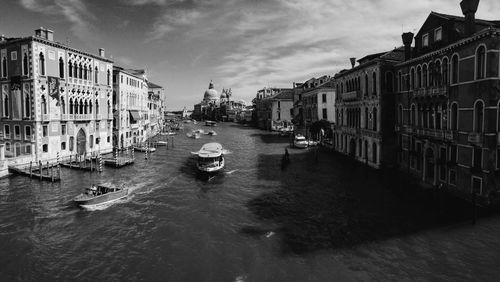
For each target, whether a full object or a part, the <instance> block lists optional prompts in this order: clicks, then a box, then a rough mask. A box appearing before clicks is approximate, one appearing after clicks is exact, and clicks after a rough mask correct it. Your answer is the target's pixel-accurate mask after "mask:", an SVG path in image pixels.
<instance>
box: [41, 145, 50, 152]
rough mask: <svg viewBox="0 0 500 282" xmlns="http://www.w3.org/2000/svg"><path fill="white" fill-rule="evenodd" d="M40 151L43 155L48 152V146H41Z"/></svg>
mask: <svg viewBox="0 0 500 282" xmlns="http://www.w3.org/2000/svg"><path fill="white" fill-rule="evenodd" d="M42 151H43V152H44V153H47V152H48V151H49V145H47V144H43V145H42Z"/></svg>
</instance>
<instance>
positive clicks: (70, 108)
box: [69, 98, 73, 115]
mask: <svg viewBox="0 0 500 282" xmlns="http://www.w3.org/2000/svg"><path fill="white" fill-rule="evenodd" d="M69 114H70V115H72V114H73V99H72V98H70V99H69Z"/></svg>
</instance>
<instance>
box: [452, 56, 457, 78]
mask: <svg viewBox="0 0 500 282" xmlns="http://www.w3.org/2000/svg"><path fill="white" fill-rule="evenodd" d="M451 83H453V84H454V83H458V55H453V57H452V58H451Z"/></svg>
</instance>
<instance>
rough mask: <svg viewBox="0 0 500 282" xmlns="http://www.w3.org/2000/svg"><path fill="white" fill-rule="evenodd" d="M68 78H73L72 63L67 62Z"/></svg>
mask: <svg viewBox="0 0 500 282" xmlns="http://www.w3.org/2000/svg"><path fill="white" fill-rule="evenodd" d="M68 77H73V63H72V62H71V61H69V62H68Z"/></svg>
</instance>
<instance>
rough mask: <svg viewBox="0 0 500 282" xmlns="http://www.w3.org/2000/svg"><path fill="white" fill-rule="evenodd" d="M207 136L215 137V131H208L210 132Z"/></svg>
mask: <svg viewBox="0 0 500 282" xmlns="http://www.w3.org/2000/svg"><path fill="white" fill-rule="evenodd" d="M208 135H210V136H215V135H217V132H215V131H213V130H210V131H209V132H208Z"/></svg>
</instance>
